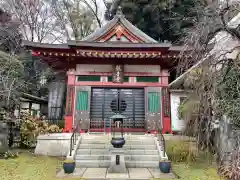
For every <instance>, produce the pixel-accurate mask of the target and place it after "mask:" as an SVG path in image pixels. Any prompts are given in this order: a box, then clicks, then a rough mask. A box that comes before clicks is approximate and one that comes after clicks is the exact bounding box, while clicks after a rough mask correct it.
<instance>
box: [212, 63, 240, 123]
mask: <svg viewBox="0 0 240 180" xmlns="http://www.w3.org/2000/svg"><path fill="white" fill-rule="evenodd" d="M239 82H240V71H239V68H238V67H237V66H233V67H230V69H224V70H223V73H222V76H219V77H218V81H217V86H216V88H217V93H216V98H217V105H218V111H217V112H216V113H218V114H219V115H220V116H222V115H226V116H227V117H229V118H230V119H231V121H232V123H233V124H235V125H236V126H238V127H240V116H239V112H240V103H239V102H240V93H239V89H240V84H239ZM223 112H224V113H223Z"/></svg>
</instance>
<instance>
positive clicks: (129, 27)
mask: <svg viewBox="0 0 240 180" xmlns="http://www.w3.org/2000/svg"><path fill="white" fill-rule="evenodd" d="M118 31H122V34H123V35H125V34H124V33H123V31H125V32H126V33H128V34H129V36H131V37H130V38H132V40H133V41H132V42H134V40H135V42H136V43H158V42H157V41H156V40H154V39H153V38H151V37H150V36H148V35H147V34H145V33H144V32H142V31H141V30H140V29H138V28H137V27H135V26H134V25H133V24H132V23H131V22H129V21H128V20H127V19H126V18H125V16H124V15H123V13H122V10H121V7H119V8H118V10H117V13H116V15H115V17H114V18H113V19H112V20H111V21H108V22H107V24H105V25H104V26H103V27H102V28H100V29H98V30H96V31H95V32H94V33H92V34H90V35H89V36H87V37H85V38H84V39H82V40H81V41H88V42H94V41H95V42H96V41H99V42H103V41H104V40H103V39H102V38H103V37H106V36H107V35H110V33H111V32H112V33H113V34H114V32H115V34H116V35H118ZM120 33H121V32H120ZM105 40H106V39H105ZM108 40H109V39H107V40H106V41H108Z"/></svg>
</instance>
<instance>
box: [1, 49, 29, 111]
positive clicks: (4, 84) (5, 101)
mask: <svg viewBox="0 0 240 180" xmlns="http://www.w3.org/2000/svg"><path fill="white" fill-rule="evenodd" d="M23 69H24V67H23V64H22V63H21V61H19V60H18V57H17V56H14V55H10V54H7V53H5V52H3V51H0V77H1V78H0V108H1V107H8V108H10V107H11V106H14V105H15V104H16V103H17V100H18V97H19V92H20V90H22V89H23V88H24V86H25V84H24V83H23V73H24V70H23Z"/></svg>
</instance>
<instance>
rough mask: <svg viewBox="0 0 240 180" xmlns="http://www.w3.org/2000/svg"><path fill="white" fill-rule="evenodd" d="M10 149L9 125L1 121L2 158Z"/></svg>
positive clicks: (0, 154) (0, 141)
mask: <svg viewBox="0 0 240 180" xmlns="http://www.w3.org/2000/svg"><path fill="white" fill-rule="evenodd" d="M7 151H8V125H7V123H4V122H0V158H2V157H4V154H5V152H7Z"/></svg>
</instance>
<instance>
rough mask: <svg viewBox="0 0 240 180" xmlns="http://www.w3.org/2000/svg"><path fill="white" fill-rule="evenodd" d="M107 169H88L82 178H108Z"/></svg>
mask: <svg viewBox="0 0 240 180" xmlns="http://www.w3.org/2000/svg"><path fill="white" fill-rule="evenodd" d="M106 173H107V168H87V170H86V171H85V172H84V174H83V175H82V177H83V178H84V179H95V178H96V179H102V178H106Z"/></svg>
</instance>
